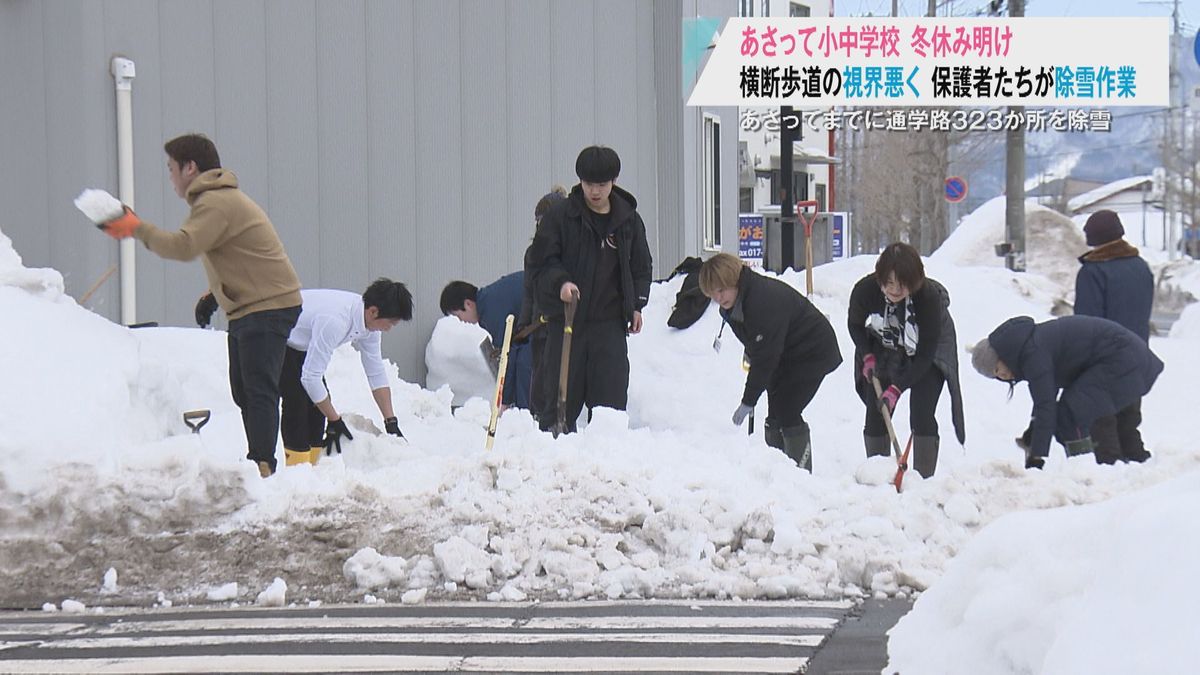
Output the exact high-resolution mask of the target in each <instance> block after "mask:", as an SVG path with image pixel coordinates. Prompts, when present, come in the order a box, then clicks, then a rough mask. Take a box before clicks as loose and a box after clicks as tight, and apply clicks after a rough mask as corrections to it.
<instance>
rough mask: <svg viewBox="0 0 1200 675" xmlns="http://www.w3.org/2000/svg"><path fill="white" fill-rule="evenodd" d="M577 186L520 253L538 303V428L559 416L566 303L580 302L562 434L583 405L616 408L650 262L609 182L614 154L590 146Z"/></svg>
mask: <svg viewBox="0 0 1200 675" xmlns="http://www.w3.org/2000/svg"><path fill="white" fill-rule="evenodd" d="M575 173H576V174H577V175H578V176H579V183H578V184H577V185H576V186H575V187H574V188H572V189H571V193H570V195H568V196H567V198H566V199H565V200H563V201H561V202H558V203H556V204H554V205H552V206H551V207H550V208H549V209H548V210H547V211H546V215H545V216H543V217H542V222H541V224H540V225H538V229H537V234H536V235H534V238H533V244H532V245H531V246H530V249H529V252H528V255H527V256H526V267H527V269H528V270H529V272H530V273H531V274H532V275H533V286H534V289H535V295H536V299H537V308H538V311H539V312H540V313H541V315H542V316H544V317H546V319H547V321H548V324H547V327H546V329H545V330H546V331H547V333H546V346H545V350H544V352H543V354H542V366H541V367H542V371H543V373H544V374H545V375H544V376H543V377H542V378H541V379H542V381H543V385H542V386H543V390H542V393H543V404H544V405H545V408H544V409H543V410H542V411H541V413H540V414H539V416H538V423H539V425H540V426H541V428H542V429H543V430H549V429H550V428H551V427H553V426H554V423H555V420H556V418H557V414H556V412H555V406H556V404H557V401H558V383H559V377H558V375H559V371H560V359H561V355H562V345H563V328H564V316H565V306H566V303H567V302H569V301H570V300H571V298H572V297H573V296H574V297H577V298H578V303H579V304H578V306H577V309H576V313H575V324H574V328H573V337H572V342H571V354H570V362H569V371H568V372H569V377H568V380H567V383H568V384H567V392H566V419H565V423H566V430H567V431H573V430H574V428H575V420H576V419H577V418H578V417H579V413H580V412H581V411H582V409H583V406H584V405H585V404H586V405H587V407H588V409H589V414H590V410H591V409H592V408H595V407H597V406H604V407H607V408H615V409H617V410H624V409H625V406H626V403H627V401H628V398H629V352H628V345H627V344H626V338H627V336H628V335H629V334H631V333H633V334H636V333H639V332H641V330H642V308H643V307H645V306H646V302H647V301H648V300H649V298H650V279H651V276H652V274H653V260H652V258H651V256H650V246H649V244H648V243H647V241H646V225H645V224H644V223H643V222H642V217H641V216H640V215H638V212H637V200H636V199H635V198H634V197H633V195H631V194H629V193H628V192H626V191H625V190H623V189H621V188H620V187H618V186H617V185H616V179H617V176H618V175H619V174H620V173H621V159H620V158H619V157H618V156H617V153H616V151H614V150H613V149H612V148H606V147H602V146H590V147H587V148H584V149H583V151H582V152H580V153H579V157H578V159H576V161H575Z"/></svg>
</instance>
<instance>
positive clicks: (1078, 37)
mask: <svg viewBox="0 0 1200 675" xmlns="http://www.w3.org/2000/svg"><path fill="white" fill-rule="evenodd" d="M1169 69H1170V23H1169V20H1168V19H1167V18H1165V17H1153V18H1130V17H1121V18H1040V17H1039V18H1019V19H956V18H949V17H946V18H889V17H884V18H841V19H839V18H829V19H811V18H794V19H793V18H770V17H763V18H732V19H729V21H728V23H727V24H726V26H725V30H724V31H723V32H722V33H721V35H720V38H719V39H718V40H717V44H716V48H715V50H714V51H713V53H712V55H711V56H710V57H709V60H708V63H707V64H706V65H705V66H704V69H703V71H702V72H701V74H700V78H699V81H697V83H696V86H695V88H694V89H693V90H692V95H691V98H690V99H689V100H688V105H692V106H698V105H699V106H766V105H791V106H794V107H818V106H873V105H877V106H891V107H896V106H1000V105H1016V106H1025V105H1028V106H1096V105H1104V106H1166V105H1168V104H1169V102H1170V87H1169V79H1170V78H1169Z"/></svg>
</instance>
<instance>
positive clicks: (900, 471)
mask: <svg viewBox="0 0 1200 675" xmlns="http://www.w3.org/2000/svg"><path fill="white" fill-rule="evenodd" d="M912 442H913V437H912V434H909V435H908V443H906V444H905V445H904V454H903V455H900V459H898V460H896V465H897V466H896V477H895V478H893V479H892V485H895V486H896V492H899V491H900V484H901V483H903V482H904V472H905V471H908V453H909V452H911V451H912Z"/></svg>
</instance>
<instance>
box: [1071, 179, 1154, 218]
mask: <svg viewBox="0 0 1200 675" xmlns="http://www.w3.org/2000/svg"><path fill="white" fill-rule="evenodd" d="M1152 180H1154V177H1153V176H1130V177H1129V178H1122V179H1120V180H1114V181H1113V182H1111V183H1109V184H1107V185H1101V186H1100V187H1098V188H1096V189H1095V190H1092V191H1090V192H1085V193H1083V194H1081V195H1079V196H1078V197H1076V198H1074V199H1072V200H1071V201H1069V202H1067V208H1068V209H1069V210H1071V211H1078V210H1079V209H1083V208H1087V207H1088V206H1089V205H1091V204H1095V203H1096V202H1098V201H1100V200H1101V199H1106V198H1108V197H1111V196H1113V195H1115V194H1117V193H1118V192H1124V191H1125V190H1128V189H1130V188H1134V187H1137V186H1139V185H1141V184H1143V183H1149V182H1150V181H1152Z"/></svg>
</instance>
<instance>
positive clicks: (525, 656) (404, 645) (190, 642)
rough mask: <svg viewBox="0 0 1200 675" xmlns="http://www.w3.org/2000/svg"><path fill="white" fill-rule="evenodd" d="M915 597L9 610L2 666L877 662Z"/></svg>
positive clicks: (0, 624)
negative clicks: (904, 599)
mask: <svg viewBox="0 0 1200 675" xmlns="http://www.w3.org/2000/svg"><path fill="white" fill-rule="evenodd" d="M907 607H908V605H907V603H904V602H895V601H890V602H885V603H879V602H877V601H867V602H865V603H854V602H850V601H782V602H726V601H687V600H681V601H645V602H628V601H615V602H596V601H592V602H561V603H560V602H545V603H534V602H529V603H482V602H479V603H444V604H430V605H419V606H403V605H338V606H323V607H315V608H310V607H303V608H287V609H263V608H255V607H246V608H237V609H230V608H219V609H218V608H196V609H179V608H174V609H160V610H123V611H113V610H108V611H106V612H105V613H103V614H94V613H90V612H89V613H85V614H63V613H44V612H4V613H0V671H3V672H12V673H46V672H56V673H58V672H89V673H110V672H121V673H130V672H133V673H137V672H171V673H179V672H213V671H219V672H255V673H268V672H329V671H338V672H505V673H517V672H522V673H546V672H636V673H667V672H690V673H698V672H722V673H799V672H808V673H859V672H874V673H878V672H879V670H880V669H881V668H882V667H883V664H884V662H885V661H886V654H885V649H884V645H885V642H884V638H883V632H884V631H886V629H887V628H888V627H890V626H891V624H892V623H894V621H895V619H896V618H898V616H899V615H900V614H902V613H903V612H904V611H907Z"/></svg>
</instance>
